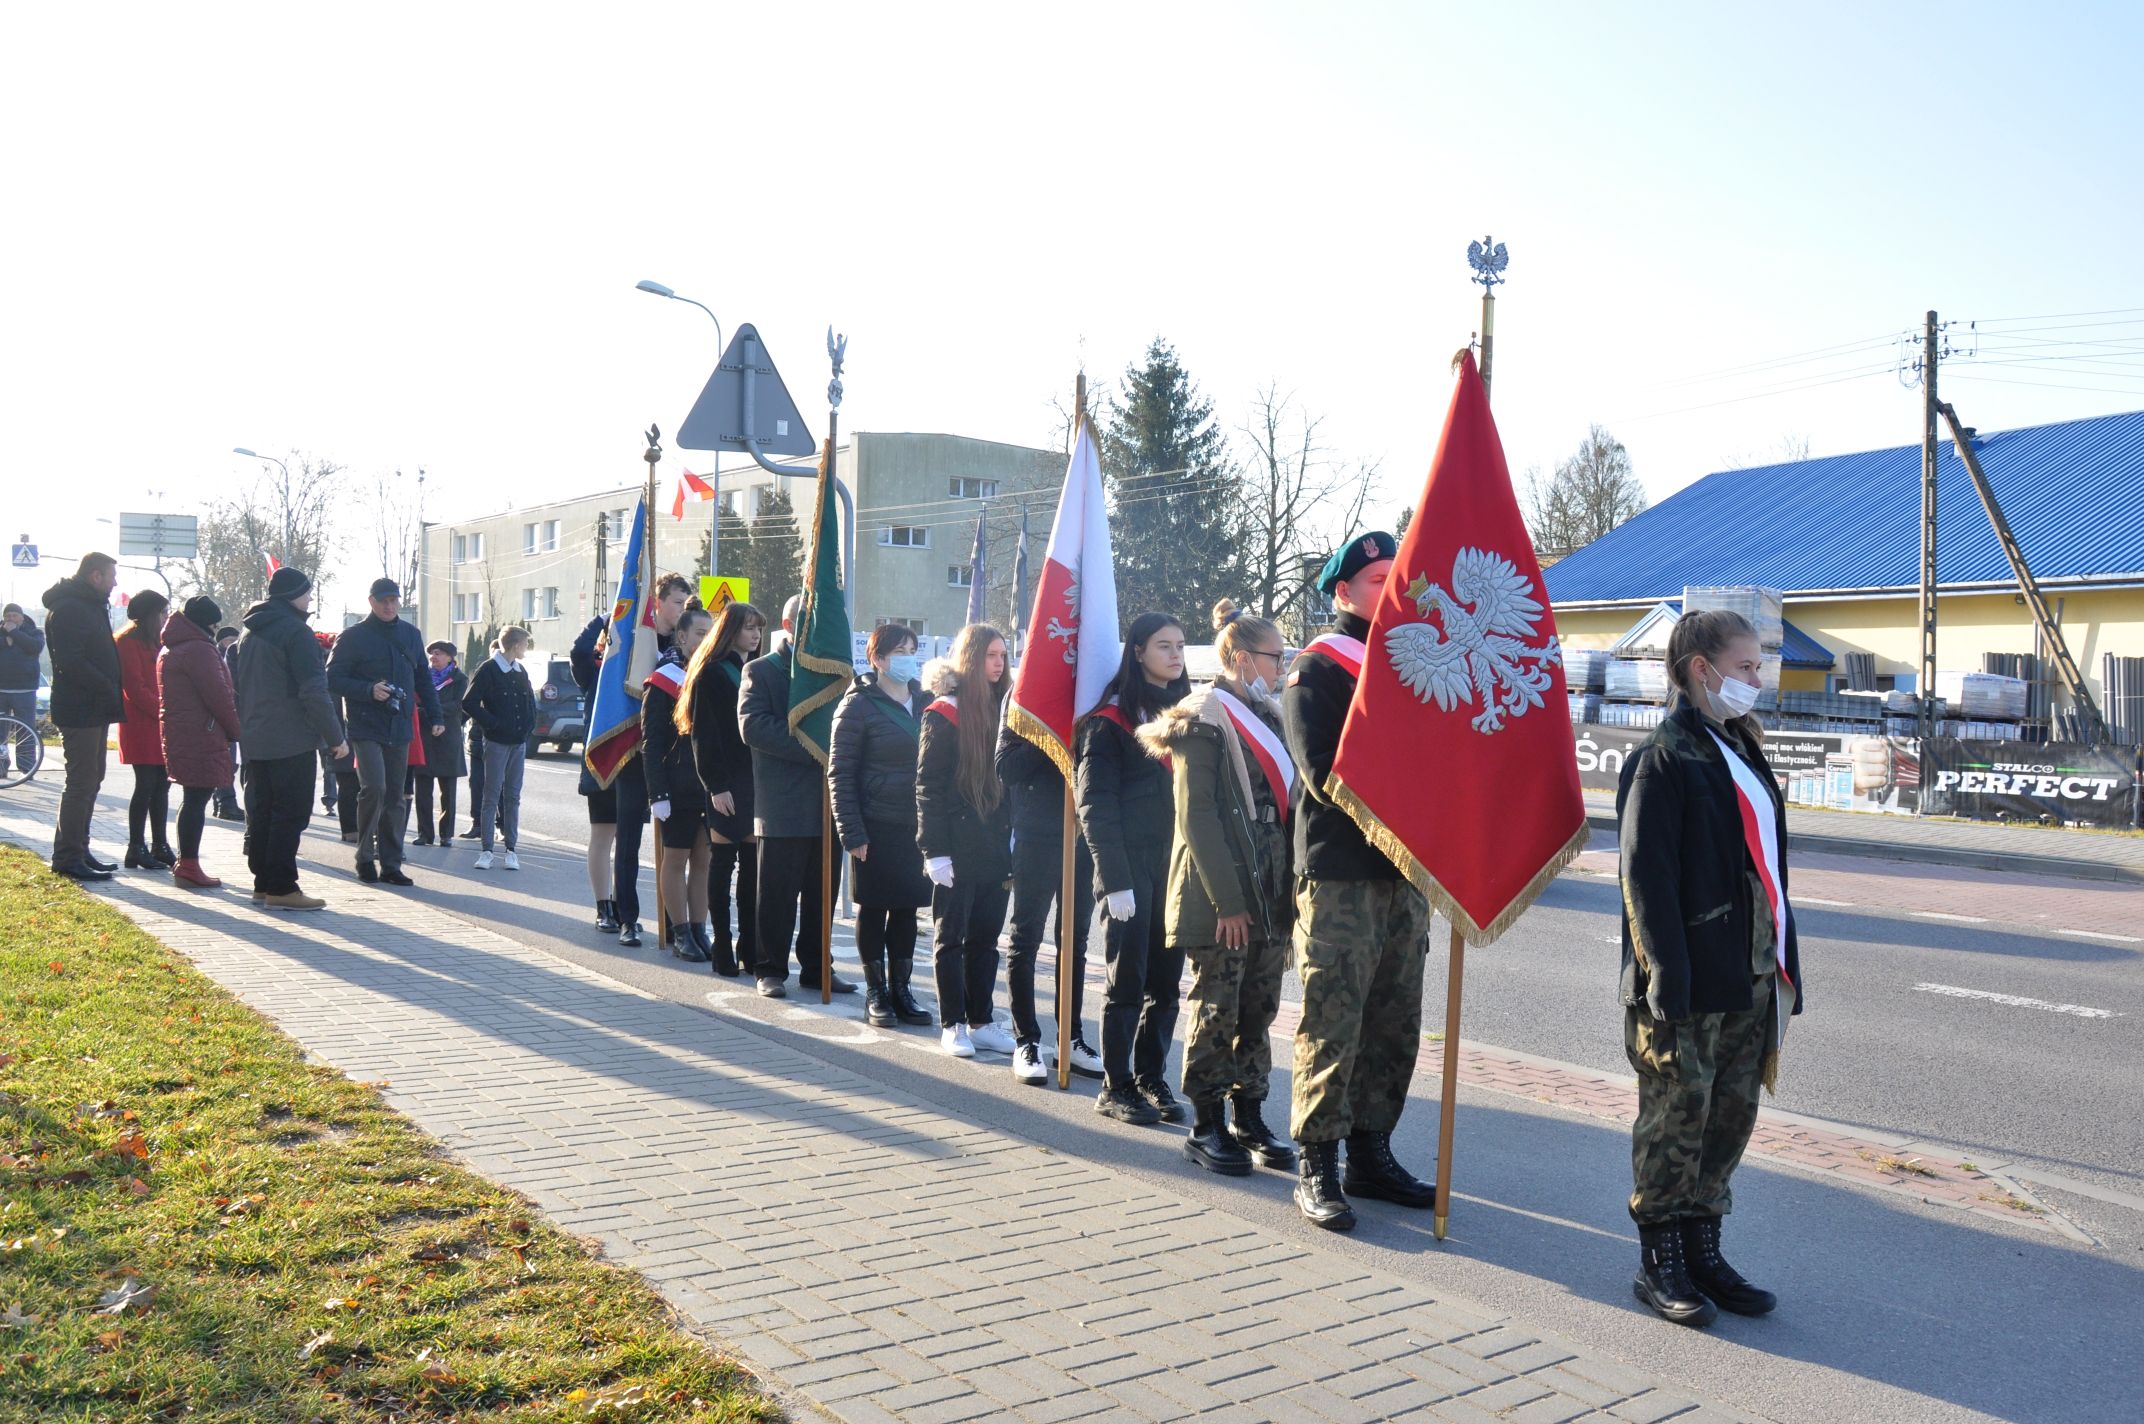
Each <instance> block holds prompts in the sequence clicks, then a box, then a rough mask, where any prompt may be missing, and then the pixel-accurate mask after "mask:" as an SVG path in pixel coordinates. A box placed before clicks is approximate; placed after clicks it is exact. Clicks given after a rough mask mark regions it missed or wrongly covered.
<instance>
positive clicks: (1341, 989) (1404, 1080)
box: [1289, 880, 1429, 1142]
mask: <svg viewBox="0 0 2144 1424" xmlns="http://www.w3.org/2000/svg"><path fill="white" fill-rule="evenodd" d="M1295 906H1296V920H1295V955H1296V960H1295V967H1296V974H1297V976H1298V977H1299V978H1301V980H1302V981H1303V1018H1302V1022H1301V1024H1300V1025H1299V1026H1298V1027H1297V1028H1296V1031H1295V1110H1294V1112H1293V1113H1292V1114H1290V1118H1289V1130H1290V1131H1291V1132H1292V1133H1293V1134H1294V1136H1295V1140H1296V1141H1298V1142H1338V1141H1340V1140H1341V1139H1342V1138H1344V1137H1346V1136H1347V1135H1348V1134H1349V1133H1351V1132H1390V1131H1392V1129H1393V1128H1394V1127H1396V1126H1398V1125H1399V1120H1400V1110H1401V1109H1402V1108H1404V1107H1405V1106H1406V1105H1407V1084H1408V1082H1409V1080H1411V1079H1412V1078H1413V1077H1414V1063H1415V1058H1416V1056H1417V1055H1418V1054H1419V1053H1420V1052H1421V1048H1422V961H1423V958H1424V956H1425V955H1426V954H1427V953H1428V950H1429V902H1428V901H1427V900H1425V899H1423V898H1422V893H1421V892H1420V891H1419V890H1416V889H1415V888H1414V887H1413V886H1412V885H1410V884H1408V883H1407V882H1406V881H1404V880H1305V881H1303V882H1302V884H1301V885H1300V886H1299V887H1298V888H1297V890H1296V893H1295Z"/></svg>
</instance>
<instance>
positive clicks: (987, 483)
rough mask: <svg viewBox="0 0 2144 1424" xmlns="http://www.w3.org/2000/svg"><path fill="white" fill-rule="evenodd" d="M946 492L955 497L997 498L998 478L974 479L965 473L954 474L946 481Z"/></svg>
mask: <svg viewBox="0 0 2144 1424" xmlns="http://www.w3.org/2000/svg"><path fill="white" fill-rule="evenodd" d="M945 487H946V493H947V494H949V495H951V496H953V498H955V499H996V498H997V497H998V482H997V481H996V480H973V479H969V478H968V477H967V476H965V475H954V476H953V477H952V478H950V479H948V480H947V481H946V482H945Z"/></svg>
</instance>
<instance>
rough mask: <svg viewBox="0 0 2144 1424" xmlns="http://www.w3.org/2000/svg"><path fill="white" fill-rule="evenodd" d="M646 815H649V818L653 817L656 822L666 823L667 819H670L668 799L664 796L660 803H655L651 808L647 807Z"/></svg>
mask: <svg viewBox="0 0 2144 1424" xmlns="http://www.w3.org/2000/svg"><path fill="white" fill-rule="evenodd" d="M648 814H649V815H651V816H653V817H654V818H655V819H656V820H658V821H667V820H669V819H670V798H669V797H667V796H665V797H664V798H663V799H662V800H660V801H658V802H656V803H655V804H654V805H652V806H650V807H648Z"/></svg>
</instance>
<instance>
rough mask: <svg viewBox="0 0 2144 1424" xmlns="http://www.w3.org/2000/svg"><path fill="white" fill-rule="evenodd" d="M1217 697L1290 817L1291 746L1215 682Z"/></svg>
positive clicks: (1284, 817) (1292, 785) (1283, 814)
mask: <svg viewBox="0 0 2144 1424" xmlns="http://www.w3.org/2000/svg"><path fill="white" fill-rule="evenodd" d="M1213 697H1214V700H1215V701H1216V702H1218V703H1220V704H1221V710H1222V711H1223V712H1225V713H1227V714H1228V721H1229V725H1230V726H1232V727H1234V728H1235V729H1236V735H1237V736H1238V737H1240V738H1242V739H1243V745H1244V746H1245V747H1246V748H1248V749H1249V751H1250V753H1251V760H1253V761H1255V762H1257V763H1258V769H1259V770H1260V771H1261V772H1263V773H1265V778H1266V785H1267V786H1268V787H1269V788H1271V789H1272V792H1273V799H1274V800H1275V801H1277V802H1279V803H1280V816H1281V819H1282V820H1283V821H1285V820H1287V819H1288V811H1289V808H1290V803H1291V801H1292V798H1293V797H1294V795H1295V758H1293V757H1291V756H1289V755H1288V748H1287V745H1286V744H1285V743H1283V742H1282V741H1281V739H1280V737H1279V736H1278V735H1276V734H1275V733H1274V731H1273V729H1272V728H1271V727H1269V726H1267V725H1266V721H1265V718H1263V717H1261V716H1259V715H1258V714H1257V713H1256V712H1253V711H1252V710H1251V709H1250V708H1248V707H1246V706H1244V705H1243V702H1242V699H1240V698H1238V697H1237V696H1236V695H1235V694H1234V693H1233V692H1230V691H1229V690H1228V689H1227V688H1224V687H1220V686H1216V687H1215V688H1214V690H1213Z"/></svg>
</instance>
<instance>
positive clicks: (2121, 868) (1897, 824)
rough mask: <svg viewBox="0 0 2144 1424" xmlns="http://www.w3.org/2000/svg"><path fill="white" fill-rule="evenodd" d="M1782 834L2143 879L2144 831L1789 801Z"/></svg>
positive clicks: (1883, 855)
mask: <svg viewBox="0 0 2144 1424" xmlns="http://www.w3.org/2000/svg"><path fill="white" fill-rule="evenodd" d="M1585 795H1586V815H1587V817H1588V818H1589V819H1590V820H1591V821H1592V822H1593V824H1594V825H1595V826H1596V827H1599V828H1601V829H1604V830H1607V831H1610V832H1613V831H1614V830H1615V826H1616V816H1615V793H1614V792H1612V791H1592V790H1589V791H1587V792H1586V793H1585ZM1787 840H1788V845H1789V847H1790V848H1792V849H1794V850H1798V851H1829V852H1832V853H1835V854H1841V855H1864V856H1874V857H1877V858H1879V859H1887V860H1907V861H1918V862H1921V863H1923V864H1930V865H1958V866H1966V867H1970V868H1974V869H1979V870H2015V871H2022V872H2026V873H2029V874H2036V875H2061V876H2070V877H2075V878H2081V879H2089V880H2116V881H2122V882H2133V883H2144V834H2139V833H2137V832H2133V831H2132V832H2112V831H2090V830H2073V829H2062V828H2052V827H2045V826H2022V825H2005V824H2003V823H2001V822H1999V821H1956V820H1950V819H1948V818H1935V819H1929V820H1923V819H1921V818H1919V817H1916V816H1883V815H1875V814H1871V813H1867V812H1859V811H1825V810H1819V809H1817V808H1815V807H1810V806H1789V807H1788V808H1787Z"/></svg>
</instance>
